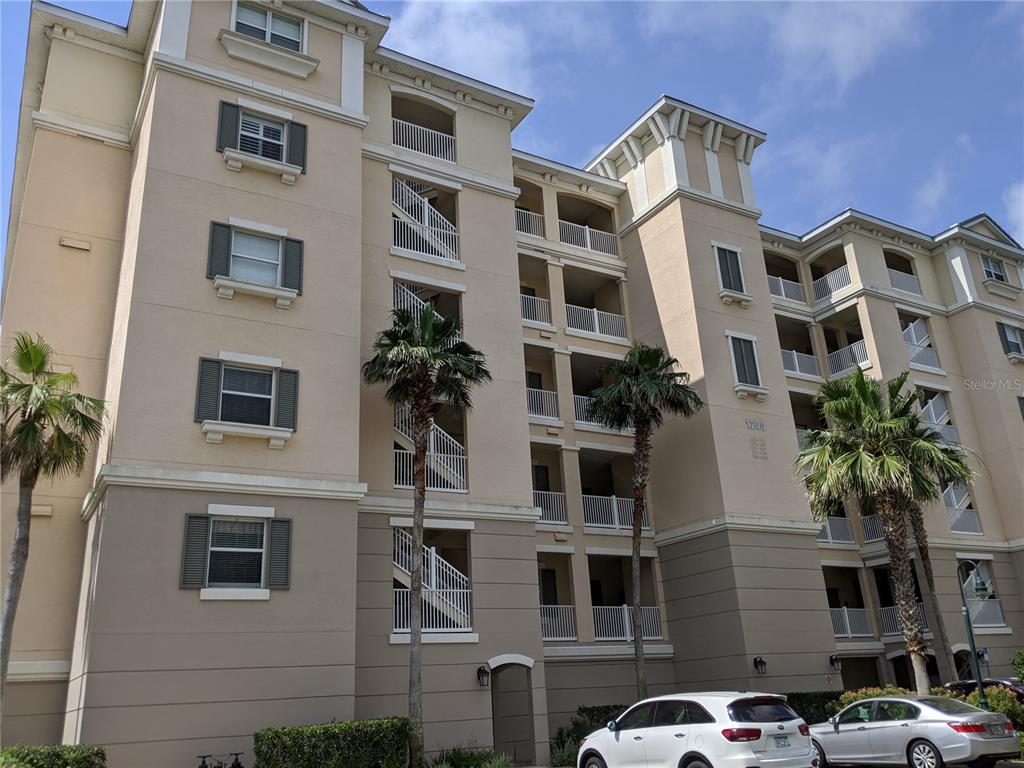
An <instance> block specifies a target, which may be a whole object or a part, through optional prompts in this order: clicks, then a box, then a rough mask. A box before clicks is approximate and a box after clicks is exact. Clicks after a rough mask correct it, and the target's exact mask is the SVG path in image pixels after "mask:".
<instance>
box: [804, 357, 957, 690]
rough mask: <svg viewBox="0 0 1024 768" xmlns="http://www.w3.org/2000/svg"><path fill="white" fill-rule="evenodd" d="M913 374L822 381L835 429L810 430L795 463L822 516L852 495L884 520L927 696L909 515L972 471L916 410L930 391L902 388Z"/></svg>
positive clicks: (821, 403) (908, 637)
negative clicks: (909, 542)
mask: <svg viewBox="0 0 1024 768" xmlns="http://www.w3.org/2000/svg"><path fill="white" fill-rule="evenodd" d="M908 376H909V372H908V371H904V372H903V373H901V374H900V375H899V376H897V377H895V378H894V379H891V380H890V381H888V382H886V383H885V385H884V387H883V385H882V384H881V383H879V382H878V381H875V380H874V379H871V378H868V377H866V376H865V375H864V372H863V371H862V370H861V369H860V368H855V369H854V371H853V373H851V374H850V375H849V376H846V377H844V378H841V379H833V380H829V381H826V382H825V383H824V384H822V385H821V388H820V389H819V390H818V393H817V394H816V395H815V398H814V399H815V403H816V404H817V405H818V407H819V408H820V409H821V412H822V415H823V416H824V417H825V419H826V422H827V423H828V425H829V426H828V427H826V428H824V429H816V430H811V431H809V432H808V433H807V435H806V442H805V447H804V449H803V450H802V451H801V452H800V455H799V456H798V457H797V461H796V466H797V467H798V469H801V470H804V469H806V470H808V471H807V474H806V475H805V476H804V486H805V488H806V489H807V494H808V497H809V499H810V502H811V510H812V512H813V513H814V514H815V517H817V518H818V519H821V518H822V516H823V515H824V514H826V511H827V509H828V508H829V506H830V505H833V504H835V503H836V502H837V501H842V500H843V499H845V498H847V497H850V496H854V497H856V498H858V499H861V500H863V502H864V503H865V504H867V505H869V506H870V507H872V508H873V509H874V510H876V512H877V514H878V515H879V517H880V519H881V522H882V531H883V535H884V537H885V545H886V549H887V551H888V554H889V576H890V580H891V582H892V590H893V599H894V600H895V602H896V606H897V609H898V614H899V622H900V626H901V629H902V633H903V639H904V641H905V643H906V647H907V653H908V655H909V656H910V660H911V664H912V666H913V670H914V679H915V687H916V688H917V691H918V693H919V694H921V695H927V694H928V692H929V681H928V668H927V659H926V657H925V643H924V638H923V637H922V634H921V619H920V616H919V614H918V611H917V602H916V599H915V595H914V579H913V573H912V570H911V564H910V555H909V551H908V548H907V531H908V516H909V515H910V513H911V509H912V507H913V506H914V505H915V504H922V503H927V502H929V501H933V500H935V499H937V498H938V497H939V496H940V493H941V492H940V488H941V485H940V482H941V481H956V482H968V481H969V480H970V478H971V474H972V473H971V470H970V468H969V467H968V466H967V464H966V462H965V461H964V455H963V453H962V452H961V451H960V450H959V449H958V448H954V447H951V446H949V445H947V444H946V443H945V441H944V440H943V438H942V436H941V435H940V434H939V433H938V432H936V431H935V430H932V429H930V428H928V427H926V426H924V425H923V424H922V423H921V420H920V418H919V417H918V414H917V413H916V412H915V410H914V406H915V405H917V404H918V403H920V402H922V401H923V398H924V393H923V392H922V391H920V390H917V389H913V390H910V391H908V392H904V391H903V389H904V386H905V385H906V383H907V378H908ZM925 547H927V540H926V541H925Z"/></svg>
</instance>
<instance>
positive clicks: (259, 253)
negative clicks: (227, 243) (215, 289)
mask: <svg viewBox="0 0 1024 768" xmlns="http://www.w3.org/2000/svg"><path fill="white" fill-rule="evenodd" d="M280 263H281V241H280V240H279V239H278V238H276V237H265V236H263V235H254V234H252V233H250V232H239V231H237V230H234V231H233V232H232V238H231V277H232V278H234V279H235V280H245V281H246V282H250V283H259V284H260V285H277V284H278V267H279V266H280Z"/></svg>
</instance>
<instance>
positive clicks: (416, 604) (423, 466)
mask: <svg viewBox="0 0 1024 768" xmlns="http://www.w3.org/2000/svg"><path fill="white" fill-rule="evenodd" d="M430 404H431V403H430V399H429V398H428V397H424V396H420V397H418V398H417V399H416V400H414V401H413V403H412V406H411V415H412V439H413V449H414V453H413V464H412V478H413V479H412V482H413V497H412V499H413V501H412V571H411V573H410V576H409V768H423V765H424V763H425V758H424V753H423V519H424V511H423V510H424V506H425V504H426V498H427V440H428V439H429V437H430V429H431V426H432V425H433V421H432V419H431V416H430Z"/></svg>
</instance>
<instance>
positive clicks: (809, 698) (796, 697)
mask: <svg viewBox="0 0 1024 768" xmlns="http://www.w3.org/2000/svg"><path fill="white" fill-rule="evenodd" d="M841 694H842V691H797V692H796V693H786V694H783V695H784V696H785V697H786V703H787V704H789V706H790V707H791V708H792V709H793V710H794V711H795V712H796V713H797V714H798V715H800V717H802V718H803V719H804V722H805V723H807V724H808V725H814V724H815V723H823V722H825V721H826V720H828V719H829V718H830V717H832V715H834V714H835V713H836V712H838V711H839V709H840V707H839V697H840V695H841Z"/></svg>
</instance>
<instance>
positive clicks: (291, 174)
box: [223, 149, 302, 186]
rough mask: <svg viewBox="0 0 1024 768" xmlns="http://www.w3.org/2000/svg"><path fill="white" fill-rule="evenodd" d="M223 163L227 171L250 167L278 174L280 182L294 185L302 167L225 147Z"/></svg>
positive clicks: (238, 170)
mask: <svg viewBox="0 0 1024 768" xmlns="http://www.w3.org/2000/svg"><path fill="white" fill-rule="evenodd" d="M223 156H224V164H225V165H226V166H227V169H228V170H229V171H234V172H235V173H239V172H241V170H242V169H243V168H251V169H253V170H256V171H263V172H264V173H272V174H274V175H280V177H281V183H282V184H287V185H288V186H294V185H295V182H296V181H298V179H299V176H301V175H302V168H300V167H299V166H297V165H291V164H290V163H284V162H279V161H277V160H269V159H267V158H265V157H260V156H259V155H251V154H249V153H248V152H242V151H241V150H238V149H225V150H224V152H223Z"/></svg>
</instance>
